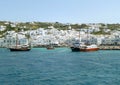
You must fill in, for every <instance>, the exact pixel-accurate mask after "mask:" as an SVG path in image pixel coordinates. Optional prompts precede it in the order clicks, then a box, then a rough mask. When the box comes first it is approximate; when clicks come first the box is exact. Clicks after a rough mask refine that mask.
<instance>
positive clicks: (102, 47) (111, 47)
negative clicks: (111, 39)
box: [99, 46, 120, 50]
mask: <svg viewBox="0 0 120 85" xmlns="http://www.w3.org/2000/svg"><path fill="white" fill-rule="evenodd" d="M99 49H100V50H120V46H99Z"/></svg>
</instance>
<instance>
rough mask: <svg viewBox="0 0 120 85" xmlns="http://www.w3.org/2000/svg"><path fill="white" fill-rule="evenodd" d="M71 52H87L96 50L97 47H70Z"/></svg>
mask: <svg viewBox="0 0 120 85" xmlns="http://www.w3.org/2000/svg"><path fill="white" fill-rule="evenodd" d="M71 50H72V52H89V51H98V50H99V48H77V47H76V48H75V47H71Z"/></svg>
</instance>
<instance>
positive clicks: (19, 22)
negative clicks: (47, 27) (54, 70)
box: [0, 20, 120, 24]
mask: <svg viewBox="0 0 120 85" xmlns="http://www.w3.org/2000/svg"><path fill="white" fill-rule="evenodd" d="M0 21H3V22H4V21H5V22H13V23H21V22H22V23H26V22H45V23H56V22H58V23H63V24H90V23H93V24H94V23H95V24H100V23H103V24H120V23H117V22H116V23H105V22H75V23H74V22H73V23H72V22H59V21H12V20H0Z"/></svg>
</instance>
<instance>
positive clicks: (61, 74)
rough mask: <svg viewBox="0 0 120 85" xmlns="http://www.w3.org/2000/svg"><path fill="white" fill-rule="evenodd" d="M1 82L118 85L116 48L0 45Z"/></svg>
mask: <svg viewBox="0 0 120 85" xmlns="http://www.w3.org/2000/svg"><path fill="white" fill-rule="evenodd" d="M0 53H1V54H0V85H120V79H119V78H120V75H119V74H120V52H119V50H99V51H95V52H72V51H71V49H70V48H55V49H54V50H47V49H46V48H32V49H31V50H30V51H26V52H11V51H10V50H9V49H6V48H0Z"/></svg>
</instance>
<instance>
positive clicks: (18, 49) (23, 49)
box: [9, 48, 31, 51]
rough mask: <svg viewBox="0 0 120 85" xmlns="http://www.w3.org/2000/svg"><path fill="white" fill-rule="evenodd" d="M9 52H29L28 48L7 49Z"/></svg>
mask: <svg viewBox="0 0 120 85" xmlns="http://www.w3.org/2000/svg"><path fill="white" fill-rule="evenodd" d="M9 49H10V51H30V50H31V49H30V48H9Z"/></svg>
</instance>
